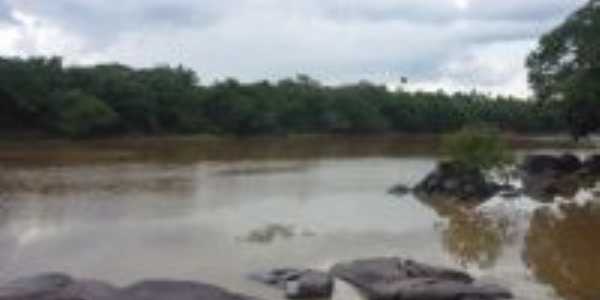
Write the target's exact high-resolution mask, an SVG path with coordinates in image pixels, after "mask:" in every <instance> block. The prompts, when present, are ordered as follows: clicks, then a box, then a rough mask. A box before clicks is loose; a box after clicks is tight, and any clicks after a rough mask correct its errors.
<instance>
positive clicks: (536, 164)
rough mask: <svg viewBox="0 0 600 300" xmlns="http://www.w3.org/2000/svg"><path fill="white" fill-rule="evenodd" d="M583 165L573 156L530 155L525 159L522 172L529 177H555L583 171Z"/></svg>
mask: <svg viewBox="0 0 600 300" xmlns="http://www.w3.org/2000/svg"><path fill="white" fill-rule="evenodd" d="M582 166H583V163H582V162H581V160H580V159H579V158H578V157H577V156H575V155H573V154H569V153H567V154H563V155H561V156H552V155H540V154H536V155H529V156H527V157H525V160H524V161H523V163H522V165H521V170H522V171H524V172H525V173H527V174H529V175H538V174H549V173H550V174H552V175H554V176H560V175H566V174H571V173H574V172H576V171H578V170H579V169H581V168H582Z"/></svg>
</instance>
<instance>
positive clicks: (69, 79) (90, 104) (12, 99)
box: [0, 58, 566, 136]
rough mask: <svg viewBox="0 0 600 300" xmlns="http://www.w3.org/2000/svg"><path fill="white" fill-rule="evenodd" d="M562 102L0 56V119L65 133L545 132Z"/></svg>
mask: <svg viewBox="0 0 600 300" xmlns="http://www.w3.org/2000/svg"><path fill="white" fill-rule="evenodd" d="M75 91H76V92H75ZM561 109H562V106H561V105H558V104H555V103H551V102H549V103H545V104H537V103H534V102H530V101H525V100H523V99H518V98H513V97H501V96H498V97H491V96H488V95H484V94H480V93H476V92H471V93H455V94H447V93H444V92H441V91H440V92H435V93H430V92H414V93H413V92H405V91H395V92H392V91H390V90H388V89H387V88H386V87H385V86H381V85H375V84H372V83H369V82H365V81H363V82H359V83H356V84H348V85H344V86H335V87H332V86H324V85H322V84H320V83H319V82H318V81H316V80H314V79H312V78H310V77H308V76H305V75H299V76H297V77H295V78H289V79H284V80H281V81H278V82H267V81H261V82H256V83H240V82H238V81H236V80H235V79H228V80H225V81H221V82H217V83H214V84H212V85H201V84H199V80H198V79H197V77H196V74H195V73H194V72H193V71H192V70H189V69H186V68H183V67H181V66H178V67H169V66H159V67H154V68H144V69H134V68H130V67H127V66H124V65H119V64H107V65H97V66H91V67H78V66H75V67H64V66H63V65H62V63H61V59H60V58H30V59H21V58H4V59H1V58H0V126H1V127H0V128H1V129H5V130H14V131H18V130H37V131H45V132H49V133H55V134H59V135H67V136H94V135H98V134H107V133H111V134H132V133H133V134H164V133H215V134H232V135H243V136H247V135H258V134H288V133H290V134H291V133H309V134H312V133H340V134H359V133H389V132H403V133H444V132H450V131H454V130H458V129H460V128H462V127H463V126H466V125H470V124H478V123H481V122H484V123H488V124H493V125H494V126H497V127H498V128H500V129H502V130H508V131H515V132H522V133H549V132H557V131H560V130H563V129H565V128H566V127H565V126H564V122H563V120H562V119H561V114H560V111H561Z"/></svg>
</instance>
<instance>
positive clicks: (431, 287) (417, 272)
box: [331, 257, 512, 300]
mask: <svg viewBox="0 0 600 300" xmlns="http://www.w3.org/2000/svg"><path fill="white" fill-rule="evenodd" d="M331 273H332V275H334V276H336V277H339V278H340V279H342V280H345V281H347V282H348V283H350V284H352V285H354V286H355V287H357V288H358V289H359V290H360V291H361V292H362V293H364V295H365V296H366V297H367V298H368V299H370V300H387V299H389V300H393V299H403V300H468V299H481V300H495V299H510V298H512V294H511V293H510V291H508V290H506V289H504V288H502V287H499V286H495V285H489V284H482V283H479V282H476V281H475V280H474V279H473V278H472V277H471V276H470V275H469V274H467V273H464V272H462V271H458V270H453V269H447V268H439V267H434V266H430V265H427V264H422V263H418V262H415V261H412V260H403V259H401V258H393V257H392V258H372V259H364V260H356V261H352V262H347V263H340V264H337V265H335V266H334V267H333V268H332V269H331Z"/></svg>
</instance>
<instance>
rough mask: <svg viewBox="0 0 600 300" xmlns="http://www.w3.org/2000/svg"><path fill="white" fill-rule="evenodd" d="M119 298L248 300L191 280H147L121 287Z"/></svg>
mask: <svg viewBox="0 0 600 300" xmlns="http://www.w3.org/2000/svg"><path fill="white" fill-rule="evenodd" d="M120 295H121V299H127V300H129V299H131V300H249V299H253V298H251V297H248V296H243V295H239V294H234V293H231V292H229V291H227V290H225V289H222V288H220V287H217V286H214V285H210V284H204V283H199V282H192V281H168V280H149V281H142V282H140V283H136V284H134V285H131V286H129V287H127V288H125V289H123V290H122V291H121V293H120Z"/></svg>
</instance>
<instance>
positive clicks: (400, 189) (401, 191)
mask: <svg viewBox="0 0 600 300" xmlns="http://www.w3.org/2000/svg"><path fill="white" fill-rule="evenodd" d="M411 191H412V188H410V187H409V186H407V185H405V184H398V185H396V186H394V187H392V188H391V189H390V190H389V193H390V194H394V195H398V196H404V195H406V194H408V193H410V192H411Z"/></svg>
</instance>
